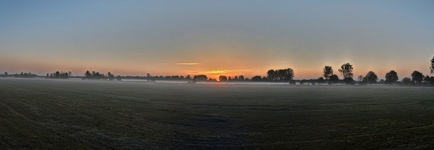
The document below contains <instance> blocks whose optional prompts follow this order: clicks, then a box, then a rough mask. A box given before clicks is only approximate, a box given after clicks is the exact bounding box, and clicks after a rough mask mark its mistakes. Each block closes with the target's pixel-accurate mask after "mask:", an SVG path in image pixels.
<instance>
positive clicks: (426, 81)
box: [423, 75, 431, 85]
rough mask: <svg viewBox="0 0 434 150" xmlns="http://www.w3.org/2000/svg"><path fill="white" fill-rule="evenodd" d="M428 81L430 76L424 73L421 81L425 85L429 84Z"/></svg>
mask: <svg viewBox="0 0 434 150" xmlns="http://www.w3.org/2000/svg"><path fill="white" fill-rule="evenodd" d="M430 82H431V77H430V76H428V75H426V76H425V77H424V78H423V83H424V84H425V85H429V84H430Z"/></svg>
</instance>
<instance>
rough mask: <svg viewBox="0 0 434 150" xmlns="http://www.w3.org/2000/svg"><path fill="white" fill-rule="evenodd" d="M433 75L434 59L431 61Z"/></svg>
mask: <svg viewBox="0 0 434 150" xmlns="http://www.w3.org/2000/svg"><path fill="white" fill-rule="evenodd" d="M431 73H434V57H433V58H432V59H431Z"/></svg>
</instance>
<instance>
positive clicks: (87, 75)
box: [84, 70, 92, 79]
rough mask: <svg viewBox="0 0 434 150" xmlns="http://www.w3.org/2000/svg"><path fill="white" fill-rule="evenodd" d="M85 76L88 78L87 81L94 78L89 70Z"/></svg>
mask: <svg viewBox="0 0 434 150" xmlns="http://www.w3.org/2000/svg"><path fill="white" fill-rule="evenodd" d="M84 75H85V76H86V78H87V79H90V78H92V74H91V73H90V72H89V70H87V71H86V73H85V74H84Z"/></svg>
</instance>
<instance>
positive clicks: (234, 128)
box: [0, 79, 434, 149]
mask: <svg viewBox="0 0 434 150" xmlns="http://www.w3.org/2000/svg"><path fill="white" fill-rule="evenodd" d="M0 147H2V148H13V149H16V148H26V149H27V148H32V149H34V148H38V149H51V148H62V149H63V148H67V149H68V148H69V149H88V148H89V149H113V148H115V149H117V148H120V149H255V148H259V149H379V148H382V149H388V148H390V149H429V148H433V147H434V88H427V87H401V86H397V87H389V86H288V85H254V84H252V85H236V84H231V85H227V84H174V83H148V82H104V81H74V80H36V79H0Z"/></svg>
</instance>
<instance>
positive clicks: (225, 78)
mask: <svg viewBox="0 0 434 150" xmlns="http://www.w3.org/2000/svg"><path fill="white" fill-rule="evenodd" d="M219 81H220V82H227V81H228V77H226V76H224V75H221V76H219Z"/></svg>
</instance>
